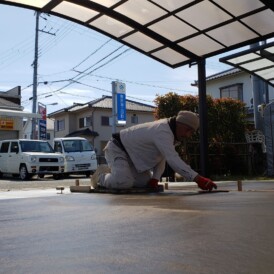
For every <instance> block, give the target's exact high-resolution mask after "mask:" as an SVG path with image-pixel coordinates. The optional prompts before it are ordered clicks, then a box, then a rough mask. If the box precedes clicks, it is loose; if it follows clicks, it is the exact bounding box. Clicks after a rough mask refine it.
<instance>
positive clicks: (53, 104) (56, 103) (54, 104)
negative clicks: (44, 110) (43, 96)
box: [45, 102, 58, 106]
mask: <svg viewBox="0 0 274 274" xmlns="http://www.w3.org/2000/svg"><path fill="white" fill-rule="evenodd" d="M56 105H58V102H55V103H50V104H45V106H56Z"/></svg>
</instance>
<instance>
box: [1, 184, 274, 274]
mask: <svg viewBox="0 0 274 274" xmlns="http://www.w3.org/2000/svg"><path fill="white" fill-rule="evenodd" d="M48 180H49V181H50V179H48ZM72 180H73V179H72ZM70 182H71V181H70ZM32 183H33V182H32ZM36 183H38V182H36ZM219 188H223V189H224V188H226V189H229V190H230V191H229V192H221V193H207V194H199V193H198V192H197V188H193V189H190V188H185V187H184V186H183V187H182V186H180V185H175V184H174V186H173V188H170V189H168V190H165V191H164V193H158V194H138V195H115V194H95V193H93V194H88V193H87V194H85V193H69V192H66V194H63V195H53V196H49V197H33V198H25V199H6V200H0V231H1V234H0V265H1V267H0V273H16V274H17V273H35V274H37V273H39V274H40V273H41V274H42V273H51V274H55V273H56V274H61V273H66V274H70V273H71V274H74V273H91V274H97V273H98V274H103V273H114V274H115V273H117V274H118V273H119V274H120V273H129V274H135V273H136V274H140V273H143V274H145V273H151V274H161V273H164V274H166V273H171V274H173V273H174V274H177V273H178V274H179V273H180V274H181V273H186V274H194V273H195V274H232V273H233V274H273V269H274V260H273V258H274V257H273V254H274V244H273V243H274V234H273V231H274V218H273V211H274V191H273V189H274V183H273V182H265V183H259V182H249V183H246V184H244V186H243V190H244V191H241V192H240V191H237V190H236V188H235V182H234V183H233V182H232V183H226V184H220V185H219ZM36 191H37V190H36ZM45 191H46V190H41V192H45ZM22 192H30V193H31V192H32V191H31V190H29V191H22Z"/></svg>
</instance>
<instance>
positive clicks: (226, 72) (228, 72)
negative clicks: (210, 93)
mask: <svg viewBox="0 0 274 274" xmlns="http://www.w3.org/2000/svg"><path fill="white" fill-rule="evenodd" d="M240 72H243V71H242V70H241V69H238V68H232V69H228V70H224V71H222V72H218V73H216V74H213V75H210V76H208V77H206V81H210V80H215V79H218V78H222V77H226V76H230V75H233V74H237V73H240Z"/></svg>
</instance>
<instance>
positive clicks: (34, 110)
mask: <svg viewBox="0 0 274 274" xmlns="http://www.w3.org/2000/svg"><path fill="white" fill-rule="evenodd" d="M40 14H41V12H39V11H37V12H36V24H35V45H34V61H33V92H32V113H37V85H38V82H37V71H38V47H39V44H38V43H39V41H38V40H39V31H41V32H44V33H47V34H51V35H55V33H50V32H47V31H43V30H39V18H40ZM44 19H45V20H47V19H46V18H44ZM36 125H37V119H36V118H32V139H37V137H38V134H36V132H37V131H36Z"/></svg>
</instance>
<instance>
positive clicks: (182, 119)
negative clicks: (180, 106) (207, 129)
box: [176, 110, 199, 131]
mask: <svg viewBox="0 0 274 274" xmlns="http://www.w3.org/2000/svg"><path fill="white" fill-rule="evenodd" d="M176 122H179V123H182V124H184V125H187V126H189V127H191V128H193V129H194V130H195V131H196V130H197V129H198V128H199V115H198V114H197V113H194V112H191V111H187V110H182V111H180V112H179V113H178V114H177V116H176Z"/></svg>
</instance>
